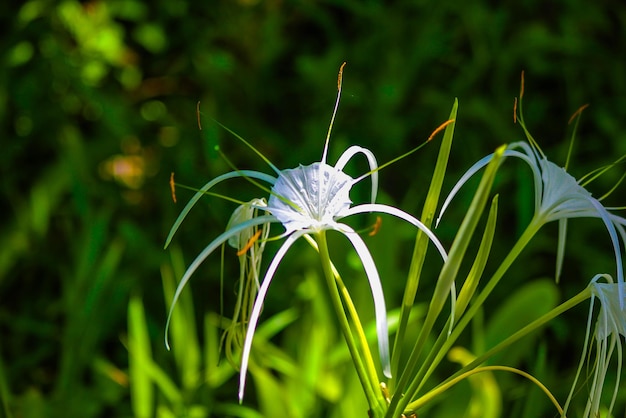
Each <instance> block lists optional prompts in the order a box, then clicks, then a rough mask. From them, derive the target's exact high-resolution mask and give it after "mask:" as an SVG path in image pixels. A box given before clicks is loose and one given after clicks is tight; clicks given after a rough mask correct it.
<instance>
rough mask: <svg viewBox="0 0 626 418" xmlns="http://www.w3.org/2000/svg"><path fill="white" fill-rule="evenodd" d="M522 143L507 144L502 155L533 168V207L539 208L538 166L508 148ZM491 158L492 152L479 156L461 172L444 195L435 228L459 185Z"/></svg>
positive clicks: (521, 154) (540, 187) (522, 154)
mask: <svg viewBox="0 0 626 418" xmlns="http://www.w3.org/2000/svg"><path fill="white" fill-rule="evenodd" d="M523 145H527V144H525V143H514V144H511V145H509V149H507V150H506V151H504V156H505V157H517V158H520V159H522V160H524V161H526V163H528V165H529V166H530V168H531V169H532V170H533V177H534V181H535V209H537V208H539V203H540V201H541V190H542V185H541V172H539V170H538V168H537V167H536V166H537V164H536V163H534V162H533V160H531V159H530V157H528V156H527V155H526V154H524V153H521V152H519V151H514V150H512V149H510V147H511V146H523ZM531 153H532V151H531ZM492 158H493V154H489V155H487V156H486V157H483V158H481V159H480V160H478V161H477V162H475V163H474V165H472V166H471V167H470V168H469V169H468V170H467V171H466V172H465V174H463V176H461V178H460V179H459V181H457V183H456V184H455V185H454V187H453V188H452V190H451V191H450V193H449V194H448V197H446V200H445V201H444V202H443V205H442V206H441V210H440V211H439V216H438V217H437V220H436V221H435V228H436V227H437V226H439V222H440V221H441V218H442V217H443V214H444V212H445V211H446V209H447V208H448V206H449V205H450V202H451V201H452V199H453V198H454V196H456V194H457V193H458V191H459V190H460V189H461V187H463V185H464V184H465V183H467V181H468V180H469V179H470V178H471V177H472V176H473V175H474V174H476V173H477V172H478V170H480V169H481V168H483V167H484V166H486V165H487V164H489V162H490V161H491V159H492Z"/></svg>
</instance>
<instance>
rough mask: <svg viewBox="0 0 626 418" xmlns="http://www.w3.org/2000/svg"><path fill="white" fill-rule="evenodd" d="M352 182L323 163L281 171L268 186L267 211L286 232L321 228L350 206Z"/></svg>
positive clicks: (345, 175)
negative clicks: (272, 184) (269, 193)
mask: <svg viewBox="0 0 626 418" xmlns="http://www.w3.org/2000/svg"><path fill="white" fill-rule="evenodd" d="M352 184H353V179H352V177H350V176H348V175H347V174H345V173H343V172H341V171H338V170H336V169H335V168H334V167H331V166H329V165H327V164H322V163H314V164H311V165H308V166H299V167H298V168H294V169H289V170H283V171H281V173H280V176H279V177H278V179H277V180H276V183H275V184H274V187H272V195H271V196H270V199H269V201H268V211H270V212H271V213H272V215H274V216H276V218H277V219H278V220H279V221H280V222H281V223H282V224H283V226H284V227H285V229H286V230H287V232H291V231H296V230H299V229H307V228H323V227H324V226H325V225H329V224H332V223H334V219H335V218H336V217H340V216H343V214H344V213H345V211H346V210H347V209H348V208H349V207H350V204H351V203H352V201H351V200H350V188H351V187H352Z"/></svg>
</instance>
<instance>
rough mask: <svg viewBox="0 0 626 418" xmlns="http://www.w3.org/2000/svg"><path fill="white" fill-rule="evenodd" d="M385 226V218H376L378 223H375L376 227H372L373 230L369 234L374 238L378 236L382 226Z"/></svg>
mask: <svg viewBox="0 0 626 418" xmlns="http://www.w3.org/2000/svg"><path fill="white" fill-rule="evenodd" d="M382 224H383V218H381V217H380V216H377V217H376V222H374V225H372V230H371V231H370V232H369V234H367V235H369V236H370V237H373V236H374V235H376V234H378V231H379V230H380V226H381V225H382Z"/></svg>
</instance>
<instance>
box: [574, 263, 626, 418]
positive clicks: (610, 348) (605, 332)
mask: <svg viewBox="0 0 626 418" xmlns="http://www.w3.org/2000/svg"><path fill="white" fill-rule="evenodd" d="M601 278H604V279H605V280H606V283H600V282H599V279H601ZM623 287H624V284H623V283H619V282H618V283H614V282H613V278H612V277H611V276H610V275H608V274H598V275H596V276H595V277H594V278H593V279H592V280H591V283H590V284H589V290H590V292H591V303H590V306H589V319H588V320H587V332H586V335H585V344H584V347H583V353H582V356H581V359H580V363H579V365H578V370H577V372H576V377H575V378H574V383H573V385H572V389H571V390H570V394H569V396H568V398H567V401H566V403H565V407H564V411H563V416H565V413H566V412H567V408H568V407H569V404H570V402H571V400H572V397H573V395H574V392H575V388H576V383H577V382H578V378H579V377H580V373H581V371H582V367H583V364H584V361H585V358H587V357H588V354H587V350H588V347H589V345H590V338H592V337H591V336H592V333H591V324H592V318H593V311H594V309H593V308H594V304H595V300H596V299H597V300H598V302H599V303H600V310H599V312H598V319H597V321H596V326H595V330H594V332H593V338H595V340H596V347H595V349H596V360H595V361H594V362H593V368H594V372H593V379H592V380H591V383H590V385H589V386H590V391H589V398H588V399H587V404H586V406H585V412H584V414H583V417H584V418H587V417H599V416H600V402H601V396H602V391H603V389H604V381H605V380H606V376H607V372H608V370H609V365H610V362H611V359H612V357H613V354H614V353H615V352H617V371H618V372H617V376H616V381H615V388H614V389H613V396H612V398H611V403H610V404H609V408H608V410H607V414H606V416H611V411H612V410H613V406H614V405H615V400H616V398H617V392H618V389H619V383H620V375H621V370H622V361H623V360H622V358H623V347H622V340H621V336H623V337H626V311H625V310H624V309H623V308H622V306H623V305H624V298H623V297H621V296H620V293H622V294H623V290H624V289H623Z"/></svg>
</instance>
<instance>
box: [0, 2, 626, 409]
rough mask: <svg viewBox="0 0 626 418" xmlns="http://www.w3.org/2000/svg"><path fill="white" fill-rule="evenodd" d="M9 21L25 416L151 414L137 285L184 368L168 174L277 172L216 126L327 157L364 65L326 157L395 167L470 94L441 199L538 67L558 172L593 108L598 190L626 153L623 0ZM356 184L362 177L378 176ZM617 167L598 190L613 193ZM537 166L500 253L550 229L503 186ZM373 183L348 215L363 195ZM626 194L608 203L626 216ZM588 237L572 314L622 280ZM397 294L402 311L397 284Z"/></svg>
mask: <svg viewBox="0 0 626 418" xmlns="http://www.w3.org/2000/svg"><path fill="white" fill-rule="evenodd" d="M0 16H1V18H2V27H3V28H4V29H3V35H2V37H1V38H0V60H1V63H2V64H1V65H0V77H1V79H0V80H1V81H0V118H1V119H0V129H1V131H0V144H1V145H2V146H1V152H0V191H1V194H2V199H1V200H0V210H1V213H2V214H3V216H2V220H1V223H0V335H2V337H0V338H1V339H0V366H1V367H0V372H1V373H0V381H1V385H0V388H2V391H0V398H1V399H2V407H3V410H4V413H5V414H7V415H8V416H12V417H20V418H21V417H37V416H55V417H56V416H59V417H60V416H81V417H106V416H132V414H133V413H132V410H131V407H130V401H129V395H128V387H127V383H125V380H124V378H123V376H124V373H125V370H126V369H127V367H128V352H127V350H126V348H125V346H124V344H123V341H124V338H125V334H126V313H127V304H128V299H129V296H130V295H132V294H140V295H142V298H143V302H144V305H145V309H146V315H147V321H148V324H149V329H150V336H151V340H152V341H153V342H154V347H155V353H156V354H155V358H156V360H155V361H157V362H158V363H161V364H168V362H170V361H171V360H169V359H168V353H167V352H165V351H164V349H163V347H162V344H161V341H162V336H163V328H164V323H165V317H166V302H165V301H164V298H163V291H162V285H161V278H160V269H161V267H162V266H163V265H164V264H167V263H169V260H170V256H169V255H168V251H164V250H163V243H164V240H165V237H166V235H167V233H168V231H169V228H170V226H171V224H172V223H173V221H174V220H175V218H176V216H177V214H178V212H179V211H180V209H181V208H182V206H181V201H182V202H183V203H184V201H186V200H187V199H188V198H189V197H190V193H189V192H185V191H182V190H179V192H178V193H179V195H178V199H179V203H178V204H174V203H173V202H172V199H171V194H170V189H169V186H168V181H169V177H170V173H171V172H175V173H176V179H177V181H179V182H181V183H183V184H186V185H189V186H192V187H200V186H201V185H203V184H204V183H205V182H206V181H208V180H209V179H211V178H213V177H215V176H216V175H219V174H221V173H224V172H226V171H229V170H230V168H229V167H228V165H227V164H226V163H225V162H224V160H223V159H221V158H220V157H219V156H218V155H217V153H216V152H215V151H214V149H213V147H214V146H215V145H216V144H218V143H219V145H220V148H221V149H222V151H223V152H224V153H225V154H226V155H227V156H228V158H229V159H230V161H232V162H234V163H235V164H236V165H237V167H238V168H242V169H243V168H246V169H247V168H250V169H257V170H260V171H266V172H269V170H268V168H267V167H266V166H265V165H264V163H263V162H262V161H261V160H260V159H259V158H258V157H257V156H256V155H255V154H253V153H252V152H250V150H248V149H247V148H246V147H245V146H244V145H243V144H242V143H241V142H239V141H238V140H236V139H235V138H234V137H233V136H232V135H230V134H228V133H227V132H226V131H224V130H223V129H220V128H219V127H217V126H216V125H215V124H214V123H212V122H211V118H214V119H216V120H218V121H219V122H221V123H223V124H224V125H226V126H228V127H229V128H230V129H232V130H234V131H235V132H237V133H238V134H239V135H241V136H242V137H244V138H246V139H247V140H248V141H250V142H251V143H252V144H254V146H255V147H257V149H259V151H261V152H262V153H263V154H264V155H265V156H266V157H267V158H268V159H269V160H271V161H272V162H273V163H274V164H276V165H277V166H278V167H280V168H290V167H294V166H296V165H297V164H299V163H302V164H309V163H311V162H313V161H319V158H320V156H321V152H322V147H323V142H324V138H325V135H326V131H327V129H328V123H329V120H330V115H331V112H332V107H333V104H334V100H335V94H336V75H337V71H338V68H339V66H340V65H341V63H342V62H344V61H347V66H346V68H345V72H344V84H343V97H342V102H341V105H340V107H339V112H338V115H337V120H336V122H335V126H334V131H333V137H332V141H331V146H330V161H331V162H334V161H335V159H336V158H337V157H338V156H339V155H340V154H341V152H343V150H344V149H345V148H347V147H348V146H349V145H351V144H358V145H361V146H364V147H366V148H369V149H371V150H372V151H373V152H374V153H375V154H376V156H377V158H378V160H379V162H385V161H387V160H390V159H391V158H393V157H395V156H397V155H399V154H401V153H403V152H404V151H406V150H408V149H411V148H413V147H414V146H416V145H417V144H419V143H421V142H422V141H423V140H424V139H426V138H427V137H428V136H429V135H430V133H431V132H432V131H433V130H434V129H435V128H436V127H437V126H438V125H439V124H441V123H442V122H444V121H445V120H446V119H447V117H448V114H449V112H450V109H451V107H452V104H453V102H454V99H455V98H458V99H459V113H458V121H457V126H456V133H455V143H454V146H453V150H452V157H451V160H450V172H449V175H448V177H447V180H446V183H445V184H444V192H445V191H447V190H449V189H450V188H451V187H452V185H453V184H454V182H455V181H456V179H458V177H459V176H460V175H461V174H462V172H463V171H464V170H465V169H467V168H468V167H469V166H470V165H471V164H472V163H473V162H475V161H476V160H478V159H479V158H480V157H482V156H484V155H486V154H488V153H489V152H491V151H492V150H493V149H495V148H496V147H497V146H498V145H500V144H503V143H508V142H512V141H517V140H523V135H522V132H521V129H520V128H519V126H516V125H514V124H513V117H512V116H513V98H514V97H515V96H517V95H518V92H519V86H520V74H521V71H522V70H524V71H525V75H526V91H525V102H524V105H525V106H524V110H525V118H526V122H527V124H528V127H529V129H530V130H531V132H532V133H533V135H534V136H535V138H536V139H537V140H538V141H539V143H540V145H541V146H542V147H543V150H544V151H545V152H546V154H547V155H548V156H549V157H550V158H551V159H552V160H553V161H555V162H559V163H564V162H565V156H566V152H567V145H568V141H567V139H568V138H569V136H570V135H571V130H572V127H571V126H568V125H567V121H568V119H569V117H570V116H571V115H572V114H573V113H574V112H575V111H576V110H577V109H578V108H579V107H580V106H581V105H583V104H586V103H589V104H590V106H589V108H588V109H587V110H585V112H584V113H583V116H582V120H581V125H580V128H579V132H578V136H577V142H576V147H575V150H574V156H573V161H572V163H571V164H570V170H569V171H570V172H571V173H572V174H573V175H574V176H575V177H580V176H582V175H584V174H586V173H587V172H589V171H590V170H592V169H594V168H596V167H598V166H600V165H602V164H608V163H610V162H612V161H614V160H615V159H617V158H618V157H619V156H621V155H624V154H625V153H626V134H625V133H624V132H625V129H626V126H625V124H624V121H625V120H626V95H625V93H626V50H625V49H626V29H625V28H626V5H624V4H623V3H622V2H618V1H614V2H609V1H596V2H591V1H579V0H563V1H550V2H543V1H530V0H521V1H501V2H493V1H491V2H490V1H475V2H474V1H469V2H465V3H460V2H446V1H438V2H434V1H373V0H371V1H362V2H359V1H348V0H345V1H342V0H335V1H287V0H284V1H279V0H270V1H254V0H239V1H236V0H233V1H204V2H184V1H181V2H173V1H154V2H147V1H140V0H119V1H110V2H105V1H90V2H75V1H69V0H68V1H62V2H51V1H46V0H30V1H26V2H15V1H13V2H4V3H3V5H2V6H0ZM198 101H200V102H201V105H200V106H201V111H202V113H203V114H204V116H203V119H202V120H203V128H204V129H203V131H202V132H199V131H198V126H197V120H196V103H197V102H198ZM437 149H438V146H437V144H436V143H434V144H429V146H428V147H426V148H425V149H424V150H423V151H420V152H419V153H417V154H415V155H413V156H411V157H409V158H408V159H406V160H402V161H400V162H398V163H397V164H395V165H393V166H390V167H388V168H386V169H384V170H383V171H382V172H381V173H380V176H381V190H382V192H381V199H382V201H385V202H387V203H390V204H394V205H397V206H398V207H400V208H402V209H403V210H406V211H408V212H410V213H414V214H419V213H420V210H421V204H422V203H423V199H424V196H425V193H426V190H427V186H428V184H429V180H430V173H431V171H432V169H433V166H434V159H435V158H436V152H437ZM350 170H353V171H354V173H362V172H364V171H365V164H364V163H363V162H361V161H359V162H355V163H354V164H352V165H351V168H350ZM621 172H623V169H621V170H613V171H612V172H611V173H609V174H607V175H606V176H603V177H602V178H601V179H600V180H598V181H596V182H594V183H593V184H592V185H591V186H590V190H591V191H592V192H594V194H596V195H602V194H604V193H605V192H606V191H607V190H609V189H610V188H611V187H612V186H613V185H614V184H615V183H616V182H617V180H618V179H619V177H620V175H621ZM529 173H530V172H529V171H528V169H527V168H526V167H524V166H523V164H522V163H516V162H513V163H511V165H510V166H509V168H508V169H507V170H503V174H502V177H501V180H499V181H500V183H499V185H498V186H497V187H499V189H498V191H501V192H502V193H503V195H502V196H501V199H500V207H501V209H500V210H501V213H500V216H499V227H498V228H499V232H498V236H497V239H498V240H499V241H498V242H499V244H498V245H497V248H496V249H495V250H494V259H495V260H497V259H498V257H500V258H501V257H502V256H503V255H504V254H505V253H506V250H507V248H509V247H510V245H511V244H512V243H513V242H514V239H515V238H516V237H517V236H518V234H519V232H520V231H521V229H522V228H523V227H524V225H525V223H526V222H527V221H528V219H529V218H530V216H532V201H531V200H530V197H529V196H530V195H523V193H522V194H520V193H517V192H516V191H515V190H512V189H511V188H509V187H507V186H509V185H511V184H513V181H514V179H515V178H517V177H525V178H526V182H527V183H526V184H527V185H528V184H529V183H528V181H530V177H529ZM230 184H231V185H230V186H229V187H228V188H224V189H222V192H223V193H225V194H228V195H232V196H237V197H238V198H241V199H243V200H245V199H249V198H252V197H254V196H256V195H258V192H256V191H255V190H254V188H253V187H250V185H249V184H248V183H246V182H245V181H242V182H233V183H230ZM368 187H369V186H365V187H363V188H362V189H360V188H357V189H356V190H355V191H354V194H353V196H352V198H353V200H355V201H359V200H363V199H365V198H366V193H367V188H368ZM470 190H471V189H470ZM621 190H622V192H621V194H620V191H619V189H618V191H617V192H615V193H614V194H613V195H612V196H610V197H609V198H608V199H607V201H606V202H607V204H608V205H609V206H611V205H613V206H619V205H624V204H625V201H624V199H623V188H622V189H621ZM524 196H525V197H524ZM470 197H471V193H469V192H468V193H466V194H465V195H461V196H460V197H459V199H458V200H456V203H455V204H454V205H453V207H452V209H451V211H450V212H449V213H448V215H447V216H449V217H450V219H451V224H450V225H449V226H447V227H446V226H442V228H440V230H439V231H438V234H439V235H440V236H441V239H442V241H443V242H444V244H445V245H446V246H449V245H450V243H451V240H452V238H453V236H454V232H455V231H454V226H455V225H458V221H459V220H460V219H461V216H462V213H463V210H464V209H465V208H466V207H467V203H468V201H469V198H470ZM207 202H210V204H205V205H203V206H199V207H198V208H196V211H195V212H193V213H192V215H191V216H190V218H189V219H188V220H187V221H186V223H185V224H183V228H182V229H181V231H180V232H179V235H178V236H177V240H176V241H175V242H176V245H177V246H180V247H182V249H183V253H184V255H185V260H186V262H187V263H189V262H190V261H191V260H192V258H193V257H194V256H195V254H196V253H197V252H198V251H199V250H201V249H202V248H203V247H204V245H206V244H207V243H208V242H209V241H210V240H211V239H212V238H213V237H215V236H217V234H219V233H220V232H221V231H223V229H224V227H225V225H226V222H227V220H228V216H229V214H230V213H231V211H232V210H233V208H234V206H233V205H232V204H230V203H228V202H224V201H219V200H217V201H215V200H211V199H210V198H207ZM454 221H456V223H455V222H454ZM571 225H572V226H571V227H570V234H569V240H568V244H567V256H566V260H565V266H564V276H563V279H562V283H561V285H560V287H559V289H560V290H561V292H562V295H561V297H562V299H563V300H564V299H565V298H566V297H568V296H571V295H573V294H574V293H576V292H578V291H579V290H581V289H582V288H583V287H584V286H585V285H586V283H587V282H588V281H589V279H590V278H591V277H592V276H593V275H594V274H595V273H599V272H608V273H614V264H613V263H614V259H613V256H612V253H611V249H610V248H611V247H610V246H609V242H608V239H607V237H608V235H607V234H606V231H605V230H603V229H602V225H599V224H598V222H595V221H589V222H587V221H584V220H582V221H580V222H579V223H576V222H572V223H571ZM555 234H556V225H551V226H548V227H547V228H546V231H545V234H544V235H541V236H539V237H538V238H537V239H536V240H535V241H534V243H533V247H532V249H530V250H529V251H528V252H527V253H525V254H526V256H527V259H526V264H525V265H523V266H524V268H516V269H513V271H512V272H511V274H510V277H509V278H507V280H506V281H503V283H506V284H504V285H503V289H502V290H501V292H502V294H508V293H510V292H514V291H515V289H516V286H519V285H520V284H521V283H523V282H524V281H525V280H529V278H528V276H530V277H531V278H535V277H539V276H543V277H546V276H548V277H549V276H550V275H551V274H552V272H553V271H554V270H553V269H554V253H555V249H556V244H555V240H554V239H553V238H554V237H555ZM391 236H392V238H393V234H392V235H391ZM405 238H406V236H405ZM409 238H410V236H409ZM403 243H404V244H405V245H404V244H403V248H404V249H406V251H405V252H400V253H396V254H393V255H394V256H395V257H396V260H395V261H394V262H393V263H396V264H398V265H401V266H402V267H401V269H406V268H407V260H408V258H409V256H410V252H411V248H412V245H411V241H410V239H408V240H405V241H403ZM376 245H378V247H380V248H381V249H383V248H384V247H385V246H384V244H382V243H379V244H376ZM376 245H374V249H372V252H373V253H375V251H376V250H375V248H376ZM299 248H300V249H302V250H303V251H309V252H310V250H307V249H306V247H304V246H302V247H299ZM293 258H294V259H297V257H293ZM388 262H389V263H392V262H391V261H388ZM287 263H288V265H287V267H285V268H286V269H289V267H290V266H291V267H292V268H293V269H298V268H300V267H299V264H298V260H292V261H290V262H289V261H288V262H287ZM289 263H290V264H289ZM433 269H435V270H436V269H437V265H435V266H434V267H433ZM403 271H405V270H403ZM201 276H202V277H200V278H197V279H196V280H197V281H196V282H194V286H196V287H194V289H197V292H196V293H194V300H195V301H196V307H197V309H198V311H199V312H200V313H202V312H206V311H214V312H217V311H219V306H218V305H219V299H218V292H219V281H218V278H219V273H218V272H216V271H215V269H213V270H212V269H210V268H206V269H205V270H203V271H202V274H201ZM284 286H285V289H287V290H284V291H282V292H281V291H280V290H277V291H275V292H270V296H269V298H270V301H271V304H272V305H273V304H276V306H279V307H280V308H277V309H284V308H286V307H288V306H289V301H290V294H289V291H288V289H289V288H290V287H289V286H290V284H289V281H288V280H287V281H286V282H285V284H284ZM386 286H387V287H389V292H388V293H387V295H386V298H387V302H388V304H389V305H390V306H393V307H397V306H398V304H399V303H400V300H401V291H402V288H403V287H402V284H401V283H400V284H387V285H386ZM231 293H232V292H231ZM427 294H428V293H425V294H424V295H423V296H421V298H422V299H425V300H426V299H427ZM493 303H494V304H495V305H497V300H496V301H494V302H493ZM486 309H487V312H489V311H488V309H489V308H488V307H487V308H486ZM571 318H572V319H570V321H569V322H568V321H561V322H557V326H555V328H554V329H553V330H552V331H549V332H547V334H546V341H548V342H549V345H550V346H551V347H552V348H553V351H552V354H551V356H552V359H553V361H554V362H555V363H554V367H553V369H557V370H558V371H559V372H562V373H563V375H564V376H569V377H571V374H572V373H573V371H574V370H575V367H576V365H577V361H578V358H579V355H580V350H581V349H582V340H583V337H584V335H582V334H583V333H582V329H584V326H585V321H586V308H581V309H580V311H579V312H574V313H573V316H572V317H571ZM166 369H167V367H166ZM103 370H105V371H106V372H102V371H103ZM111 370H113V371H116V372H119V373H120V374H121V376H122V377H121V378H120V380H119V381H115V379H113V378H111V377H110V376H111V373H113V372H112V371H111ZM559 376H560V375H559ZM559 376H556V377H554V379H556V382H557V384H556V389H557V390H558V391H559V392H558V393H559V395H560V399H561V400H562V401H563V400H564V397H565V396H567V391H568V389H569V386H570V384H571V379H569V380H566V381H565V382H563V384H562V386H561V385H560V384H559V383H558V379H559ZM607 387H610V388H611V389H612V385H610V384H609V385H608V386H607ZM584 390H585V389H583V391H584ZM609 392H610V390H609ZM220 393H221V394H220V395H219V396H217V395H216V397H215V398H213V399H228V400H229V401H233V399H234V396H235V393H236V381H235V380H234V379H233V380H230V381H229V383H228V386H226V387H225V388H224V389H223V390H222V391H221V392H220ZM622 398H623V397H622ZM215 402H217V401H215ZM250 402H251V403H254V396H253V395H252V396H251V398H250ZM620 405H621V404H620ZM548 410H549V411H550V412H549V413H548V414H552V415H546V416H554V415H556V414H555V413H553V411H552V410H550V409H548ZM216 416H217V415H216ZM356 416H363V414H362V413H359V414H357V415H356ZM508 416H514V415H512V414H509V415H508Z"/></svg>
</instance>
